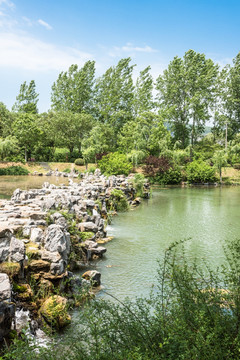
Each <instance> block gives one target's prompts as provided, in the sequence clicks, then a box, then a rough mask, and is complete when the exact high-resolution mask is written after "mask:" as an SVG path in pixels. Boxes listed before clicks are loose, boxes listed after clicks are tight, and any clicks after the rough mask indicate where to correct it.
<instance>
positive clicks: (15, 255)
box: [9, 237, 25, 262]
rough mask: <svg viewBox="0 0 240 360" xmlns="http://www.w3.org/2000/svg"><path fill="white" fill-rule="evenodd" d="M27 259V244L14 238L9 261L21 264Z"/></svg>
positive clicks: (11, 243)
mask: <svg viewBox="0 0 240 360" xmlns="http://www.w3.org/2000/svg"><path fill="white" fill-rule="evenodd" d="M24 259H25V244H24V242H23V241H22V240H20V239H16V238H15V237H12V239H11V242H10V248H9V261H11V262H21V261H23V260H24Z"/></svg>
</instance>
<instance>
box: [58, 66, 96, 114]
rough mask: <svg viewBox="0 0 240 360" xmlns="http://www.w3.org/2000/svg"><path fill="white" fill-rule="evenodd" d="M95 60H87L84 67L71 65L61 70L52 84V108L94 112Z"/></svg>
mask: <svg viewBox="0 0 240 360" xmlns="http://www.w3.org/2000/svg"><path fill="white" fill-rule="evenodd" d="M94 75H95V62H94V61H87V62H86V63H85V64H84V66H83V67H82V68H80V69H79V68H78V65H71V66H70V67H69V69H68V71H66V72H61V73H60V75H59V76H58V79H57V81H56V82H54V83H53V86H52V94H51V101H52V109H53V110H55V111H72V112H74V113H81V112H85V113H92V111H93V109H92V107H93V86H94V81H95V80H94Z"/></svg>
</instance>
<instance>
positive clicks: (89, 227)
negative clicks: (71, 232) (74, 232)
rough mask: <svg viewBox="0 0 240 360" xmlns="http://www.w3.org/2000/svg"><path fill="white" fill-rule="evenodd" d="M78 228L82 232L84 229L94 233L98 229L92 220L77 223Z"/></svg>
mask: <svg viewBox="0 0 240 360" xmlns="http://www.w3.org/2000/svg"><path fill="white" fill-rule="evenodd" d="M78 228H79V230H80V231H82V232H84V231H87V232H88V231H92V232H94V233H96V232H97V231H98V227H97V225H96V224H94V222H92V221H87V222H82V223H79V224H78Z"/></svg>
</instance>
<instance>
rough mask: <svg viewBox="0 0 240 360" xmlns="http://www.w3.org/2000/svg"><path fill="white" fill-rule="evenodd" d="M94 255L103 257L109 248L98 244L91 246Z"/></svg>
mask: <svg viewBox="0 0 240 360" xmlns="http://www.w3.org/2000/svg"><path fill="white" fill-rule="evenodd" d="M89 250H90V251H91V252H92V254H93V255H97V256H98V257H102V256H103V254H104V253H105V252H106V251H107V249H106V248H105V247H103V246H98V247H94V248H89Z"/></svg>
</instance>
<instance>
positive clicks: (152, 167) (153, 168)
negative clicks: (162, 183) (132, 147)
mask: <svg viewBox="0 0 240 360" xmlns="http://www.w3.org/2000/svg"><path fill="white" fill-rule="evenodd" d="M145 164H146V165H145V166H144V167H143V172H144V174H145V175H146V176H151V177H154V176H156V175H157V174H163V173H165V172H166V171H168V170H169V168H170V167H171V164H170V160H169V159H168V158H167V157H165V156H161V157H157V156H153V155H150V156H148V157H147V158H146V160H145Z"/></svg>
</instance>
